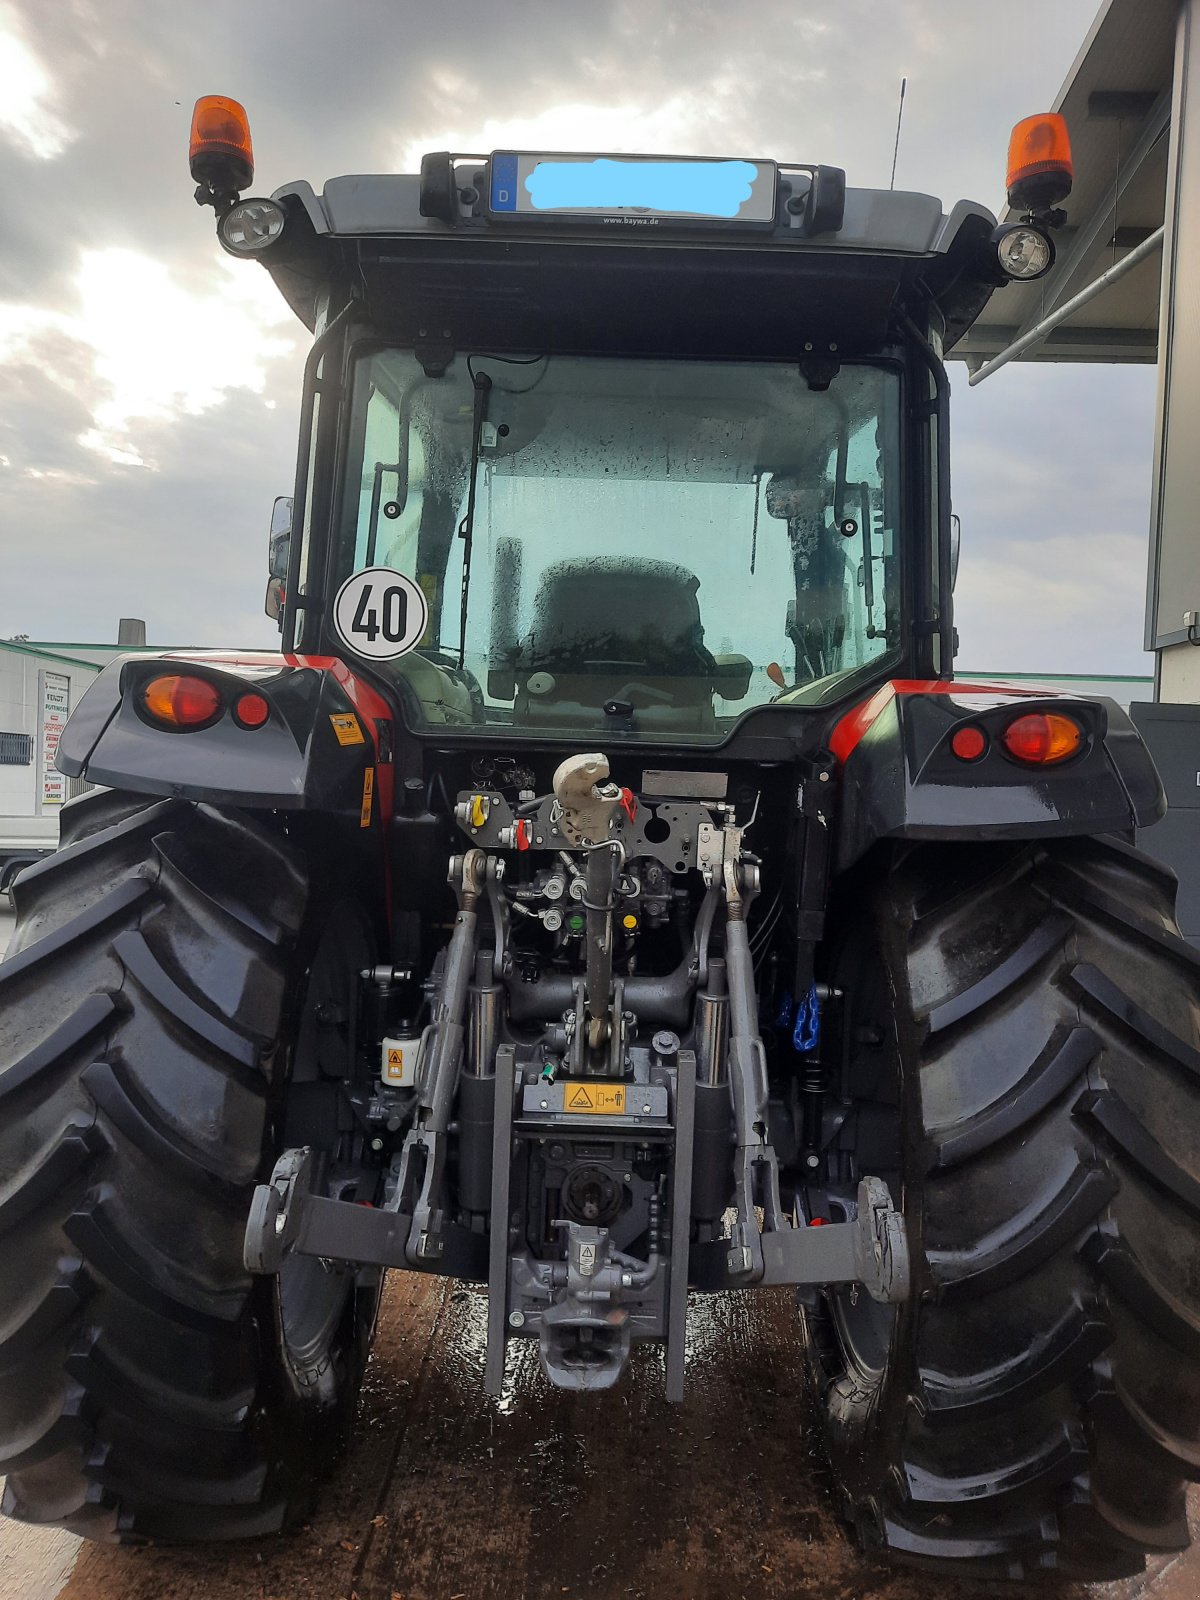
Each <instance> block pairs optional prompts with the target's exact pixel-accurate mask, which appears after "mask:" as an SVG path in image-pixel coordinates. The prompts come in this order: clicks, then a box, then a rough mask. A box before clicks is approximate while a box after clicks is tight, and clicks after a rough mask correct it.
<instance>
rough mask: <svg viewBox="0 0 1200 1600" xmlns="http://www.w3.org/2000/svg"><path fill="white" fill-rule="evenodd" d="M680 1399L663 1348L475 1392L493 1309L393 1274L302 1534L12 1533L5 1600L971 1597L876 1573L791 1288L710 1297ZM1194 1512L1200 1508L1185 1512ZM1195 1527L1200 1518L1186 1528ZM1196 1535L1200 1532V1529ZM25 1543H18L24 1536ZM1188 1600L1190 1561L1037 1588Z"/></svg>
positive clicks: (4, 1563) (516, 1357)
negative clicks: (575, 1375) (816, 1405)
mask: <svg viewBox="0 0 1200 1600" xmlns="http://www.w3.org/2000/svg"><path fill="white" fill-rule="evenodd" d="M692 1319H693V1340H692V1349H691V1355H690V1360H689V1373H688V1377H689V1381H688V1396H687V1399H686V1401H685V1402H684V1404H683V1405H682V1406H681V1407H672V1406H668V1405H667V1404H666V1402H665V1401H664V1400H663V1399H662V1370H661V1365H662V1364H661V1358H660V1355H659V1353H658V1352H657V1351H655V1350H653V1349H649V1348H643V1349H641V1350H638V1351H636V1352H635V1366H636V1371H635V1372H633V1373H631V1374H630V1375H629V1376H628V1377H627V1378H626V1380H625V1381H624V1382H623V1384H622V1386H621V1387H620V1388H619V1389H618V1390H616V1391H614V1392H612V1393H610V1394H608V1395H607V1396H605V1395H594V1396H580V1395H571V1394H564V1393H562V1392H560V1391H556V1390H553V1389H550V1388H549V1387H548V1386H547V1385H546V1384H545V1382H544V1381H543V1379H542V1377H541V1374H540V1372H539V1371H538V1367H537V1360H536V1354H535V1351H534V1349H533V1347H532V1345H525V1344H522V1345H521V1346H520V1347H519V1348H518V1349H517V1350H513V1349H511V1348H510V1355H509V1384H508V1388H507V1391H506V1393H505V1394H504V1396H503V1397H502V1398H501V1399H500V1400H499V1401H493V1400H489V1399H488V1398H487V1397H486V1396H485V1395H484V1394H483V1392H482V1375H483V1361H484V1332H485V1307H484V1301H483V1299H482V1297H481V1296H480V1295H479V1294H477V1293H475V1292H473V1291H471V1290H469V1289H465V1288H463V1287H462V1286H459V1285H454V1284H448V1283H446V1282H445V1281H442V1280H438V1279H436V1278H429V1277H423V1276H415V1275H410V1274H406V1273H393V1274H392V1275H391V1278H390V1280H389V1284H388V1289H387V1293H386V1295H385V1300H384V1308H383V1313H382V1318H381V1324H380V1329H379V1336H378V1340H377V1343H376V1355H375V1357H374V1359H373V1361H372V1363H371V1367H370V1369H369V1372H368V1377H367V1383H366V1387H365V1390H364V1395H363V1407H362V1414H361V1417H360V1422H359V1429H358V1433H357V1435H356V1437H355V1442H354V1446H353V1449H352V1450H351V1452H350V1454H349V1455H348V1457H347V1458H346V1459H345V1460H344V1461H343V1463H342V1465H341V1466H340V1468H339V1469H338V1471H337V1473H336V1474H335V1476H334V1479H333V1481H332V1483H331V1484H330V1485H329V1487H328V1489H327V1490H326V1492H325V1495H324V1497H323V1499H322V1502H321V1507H320V1510H319V1512H318V1514H317V1515H316V1516H315V1518H314V1520H313V1521H312V1523H311V1524H310V1525H308V1526H307V1527H305V1528H304V1529H302V1530H301V1531H300V1532H298V1533H296V1534H293V1535H290V1536H287V1537H279V1538H275V1539H268V1540H263V1541H259V1542H257V1543H248V1544H238V1545H226V1546H208V1547H204V1548H199V1549H190V1550H186V1549H184V1550H181V1549H174V1550H171V1549H162V1548H154V1549H142V1550H136V1549H117V1548H111V1547H107V1546H99V1545H83V1546H81V1545H80V1544H79V1543H78V1541H76V1540H72V1539H69V1538H66V1537H65V1536H63V1535H55V1534H51V1533H48V1532H45V1531H40V1530H26V1529H21V1528H19V1527H17V1525H15V1524H12V1523H5V1522H0V1597H2V1600H54V1597H59V1596H61V1597H62V1600H355V1597H357V1600H398V1597H402V1600H551V1597H553V1600H562V1597H564V1596H567V1597H572V1596H573V1597H582V1596H589V1597H595V1600H628V1597H632V1600H637V1597H646V1600H650V1597H654V1600H658V1597H664V1596H665V1597H672V1600H674V1597H694V1600H735V1597H742V1596H753V1597H754V1600H783V1597H787V1600H980V1597H981V1596H982V1595H984V1594H985V1593H1005V1594H1008V1595H1009V1596H1015V1595H1017V1594H1019V1593H1021V1592H1022V1588H1023V1586H1022V1588H1018V1587H1017V1586H1012V1587H1006V1588H1004V1589H1003V1590H994V1589H993V1590H985V1589H984V1588H982V1587H981V1586H979V1585H974V1584H956V1583H944V1584H939V1583H936V1582H933V1581H931V1580H930V1579H929V1578H927V1577H924V1576H922V1575H920V1574H912V1575H909V1574H895V1573H891V1572H888V1571H885V1570H882V1569H880V1568H877V1567H873V1566H869V1565H867V1564H866V1563H864V1562H863V1561H862V1560H861V1558H860V1557H859V1555H858V1554H857V1552H856V1551H855V1550H854V1549H853V1548H852V1547H851V1545H850V1544H849V1543H848V1542H847V1540H846V1538H845V1537H844V1535H843V1532H842V1529H841V1526H840V1524H839V1523H838V1521H837V1519H836V1518H835V1516H834V1513H833V1509H832V1504H831V1500H830V1497H829V1491H828V1484H827V1480H826V1478H825V1476H824V1473H823V1470H822V1465H821V1462H820V1459H819V1457H818V1455H817V1453H816V1451H815V1450H814V1448H813V1447H812V1445H811V1444H810V1443H808V1442H807V1441H808V1440H809V1439H810V1438H811V1434H810V1433H809V1431H808V1429H807V1426H806V1420H807V1405H806V1402H805V1399H804V1394H803V1387H802V1383H801V1378H800V1372H799V1367H798V1362H797V1360H796V1332H797V1330H796V1321H795V1312H794V1307H793V1302H792V1298H791V1296H790V1295H789V1294H788V1293H787V1292H786V1291H782V1290H780V1291H769V1292H766V1293H760V1294H757V1295H755V1294H727V1295H722V1296H720V1297H717V1298H715V1299H708V1300H704V1301H701V1302H698V1303H697V1304H696V1305H695V1306H694V1308H693V1313H692ZM1195 1510H1200V1507H1196V1508H1194V1512H1195ZM1193 1520H1194V1522H1195V1520H1196V1519H1195V1515H1194V1517H1193ZM1194 1536H1200V1527H1196V1528H1195V1531H1194ZM22 1541H24V1543H22ZM1039 1592H1040V1593H1041V1594H1047V1593H1049V1594H1052V1595H1054V1596H1056V1597H1057V1600H1083V1597H1085V1596H1087V1597H1090V1600H1101V1597H1103V1600H1134V1597H1139V1600H1140V1597H1145V1600H1151V1597H1153V1600H1197V1597H1198V1596H1200V1559H1194V1558H1193V1557H1192V1556H1191V1555H1187V1556H1182V1557H1175V1558H1172V1559H1170V1560H1166V1561H1160V1562H1158V1563H1156V1564H1155V1567H1154V1569H1153V1570H1152V1571H1151V1572H1149V1573H1148V1574H1146V1576H1144V1577H1142V1578H1138V1579H1135V1580H1131V1581H1130V1582H1128V1583H1125V1584H1117V1585H1109V1586H1103V1587H1099V1588H1094V1589H1086V1588H1084V1587H1081V1586H1078V1585H1062V1586H1060V1587H1058V1588H1056V1589H1053V1590H1049V1591H1047V1590H1045V1589H1042V1590H1040V1591H1039Z"/></svg>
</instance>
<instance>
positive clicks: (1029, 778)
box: [829, 680, 1166, 870]
mask: <svg viewBox="0 0 1200 1600" xmlns="http://www.w3.org/2000/svg"><path fill="white" fill-rule="evenodd" d="M1028 711H1058V712H1062V713H1063V714H1065V715H1067V716H1070V717H1074V718H1075V720H1076V721H1077V722H1078V723H1079V724H1080V725H1081V727H1082V728H1083V730H1084V742H1083V748H1082V749H1081V750H1080V752H1079V753H1078V754H1077V755H1074V756H1072V757H1070V758H1069V759H1068V760H1066V761H1063V762H1061V763H1059V764H1057V765H1054V766H1045V767H1034V766H1028V765H1024V764H1022V763H1020V762H1018V761H1016V760H1015V759H1014V758H1012V757H1011V756H1009V755H1008V753H1007V751H1006V750H1005V749H1004V746H1003V745H1002V744H1001V742H1000V735H1001V733H1002V732H1003V731H1004V729H1005V728H1006V727H1007V725H1008V724H1009V723H1010V722H1011V721H1012V720H1013V719H1014V717H1016V716H1019V715H1021V714H1023V713H1024V712H1028ZM964 724H970V725H971V726H973V727H977V728H979V729H981V730H982V732H983V733H984V735H985V737H986V739H987V748H986V751H985V753H984V754H983V755H982V756H981V757H980V758H979V759H978V760H977V761H960V760H959V759H958V758H957V757H956V756H955V755H954V754H953V753H952V751H951V749H950V739H951V737H952V735H953V733H954V731H955V729H957V728H959V727H961V726H963V725H964ZM829 748H830V749H831V750H832V752H833V754H834V756H835V757H836V758H837V760H838V763H839V766H840V768H841V785H840V787H841V804H840V806H839V815H838V824H837V852H836V862H837V868H838V870H844V869H845V868H846V867H849V866H851V865H853V863H854V862H855V861H857V860H858V859H859V858H860V857H861V856H862V855H863V854H864V852H865V851H866V850H867V849H869V848H870V846H871V845H872V844H874V843H875V842H876V841H877V840H879V839H958V840H967V839H971V840H978V839H1040V838H1049V837H1054V836H1062V835H1069V834H1097V833H1120V834H1127V835H1132V832H1133V830H1134V829H1135V828H1145V827H1148V826H1149V825H1150V824H1151V823H1153V822H1157V821H1158V820H1159V818H1161V817H1162V816H1163V814H1164V813H1165V811H1166V796H1165V794H1164V792H1163V787H1162V783H1161V781H1160V779H1159V776H1158V771H1157V769H1156V768H1155V765H1154V762H1153V760H1152V759H1151V756H1150V753H1149V751H1148V750H1147V749H1146V746H1145V745H1144V744H1143V742H1142V740H1141V737H1140V736H1139V734H1138V732H1137V730H1136V729H1135V728H1134V726H1133V724H1132V723H1131V722H1130V720H1129V718H1128V717H1127V716H1126V715H1125V713H1124V712H1123V711H1122V710H1121V708H1120V707H1119V706H1118V705H1117V704H1116V703H1115V701H1112V700H1084V699H1081V698H1077V697H1076V696H1074V695H1064V694H1059V693H1056V692H1055V691H1053V690H1025V689H1016V688H1013V687H1011V686H1008V685H1004V684H995V685H991V684H974V683H962V684H959V683H954V682H923V681H918V682H912V681H907V680H905V681H899V682H896V683H889V684H885V685H884V687H883V688H882V689H880V690H879V691H878V692H877V693H876V694H874V695H872V697H871V698H870V699H869V700H865V701H863V702H862V704H861V705H858V706H856V707H855V708H854V709H853V710H852V711H850V712H847V713H846V714H845V715H844V716H843V717H842V718H841V719H840V720H839V721H838V723H837V725H836V726H835V727H834V729H833V732H832V734H831V735H830V738H829Z"/></svg>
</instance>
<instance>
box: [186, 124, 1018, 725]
mask: <svg viewBox="0 0 1200 1600" xmlns="http://www.w3.org/2000/svg"><path fill="white" fill-rule="evenodd" d="M198 115H199V113H198ZM202 133H203V130H202ZM203 148H204V139H203V137H201V140H200V154H199V155H198V156H197V157H196V159H195V161H194V168H195V170H196V172H197V175H198V176H200V178H201V180H202V192H201V197H202V198H205V197H206V198H207V199H208V200H209V201H210V202H211V203H213V204H214V205H215V207H216V209H217V212H218V232H219V236H220V238H221V241H222V243H223V244H224V245H225V247H226V249H228V250H230V251H231V252H232V253H234V254H238V255H242V256H253V257H255V258H256V259H258V260H259V261H260V262H261V263H262V264H263V265H264V266H266V267H267V269H268V271H270V273H271V274H272V276H273V277H274V279H275V281H276V283H277V284H278V286H279V288H280V289H281V291H282V292H283V294H284V295H285V297H286V298H287V299H288V301H289V303H290V304H291V305H292V307H293V308H294V309H295V310H296V312H297V313H298V314H299V315H300V316H301V318H302V319H303V320H304V321H305V322H306V323H307V324H308V325H309V326H310V327H311V328H313V330H314V332H315V333H316V335H317V340H316V345H315V346H314V351H313V355H312V358H311V360H310V363H309V371H308V378H307V383H306V393H305V421H304V430H303V431H304V437H303V441H302V459H301V462H300V467H299V473H298V482H297V492H296V495H295V507H296V512H295V516H296V521H297V523H298V524H302V526H298V529H297V536H296V538H295V539H294V540H293V542H292V547H291V551H290V555H291V570H290V572H289V573H288V574H287V575H286V577H284V578H282V579H281V578H280V575H279V574H277V573H275V572H274V569H273V588H272V592H271V596H270V601H269V603H270V606H271V609H272V611H273V613H282V614H281V618H280V620H281V624H282V627H283V632H284V643H285V647H295V648H297V649H299V650H302V651H317V650H320V651H327V652H332V653H336V654H339V655H349V656H350V657H353V658H357V659H359V660H361V661H363V662H368V663H370V664H371V667H372V669H373V670H377V671H378V672H379V673H380V674H381V675H382V676H383V677H384V678H386V679H387V681H388V682H389V684H390V685H391V686H392V688H393V690H394V692H395V693H396V695H397V697H398V699H399V702H400V703H401V705H402V706H403V716H404V721H405V724H406V727H407V728H408V730H409V731H410V732H411V733H412V734H414V735H416V736H417V737H421V736H423V735H425V734H428V733H430V732H432V731H434V730H436V729H442V728H453V729H455V730H456V731H459V732H461V733H463V734H464V735H466V736H468V737H479V738H482V739H484V740H487V739H491V738H493V737H494V735H495V732H496V730H499V729H503V730H505V733H506V737H513V736H516V737H525V736H528V737H530V738H532V739H534V740H547V739H555V738H567V739H571V738H574V739H577V740H584V741H588V742H595V741H596V740H597V739H600V740H602V739H603V738H605V737H607V736H609V735H612V736H615V737H619V738H621V739H622V740H624V741H626V742H628V741H650V742H653V741H655V740H658V739H665V740H668V741H680V742H682V743H684V744H711V745H719V744H722V743H724V742H726V741H727V740H729V739H730V738H731V737H734V736H735V735H736V734H737V732H738V731H739V730H741V731H742V732H746V731H748V730H753V729H759V728H763V727H775V728H776V729H777V730H782V729H783V727H784V724H783V723H782V722H780V721H778V720H777V721H775V722H774V723H771V722H764V721H763V715H764V713H770V715H771V716H773V717H775V718H778V717H779V716H780V715H781V714H783V713H788V712H791V713H797V712H803V711H805V710H808V711H811V710H812V709H813V708H821V707H826V706H829V705H833V704H836V703H838V702H840V701H842V700H844V699H847V698H848V697H850V696H851V695H852V694H853V693H854V692H855V691H856V690H862V689H863V688H865V687H869V686H870V685H871V684H872V683H876V682H880V681H883V680H884V679H886V678H887V677H888V676H889V675H890V676H897V675H903V676H911V675H917V674H920V673H925V674H927V675H937V674H944V673H946V672H948V671H949V669H950V666H951V661H952V656H953V649H954V636H953V627H952V622H951V617H950V587H951V582H950V569H951V554H950V545H951V537H950V508H949V496H948V488H947V481H946V479H945V476H944V471H945V466H944V463H945V455H946V451H945V383H944V377H943V375H942V373H941V366H940V357H941V355H942V354H943V353H944V352H945V350H946V349H947V348H949V347H950V346H951V345H952V344H953V342H954V341H955V339H956V338H958V337H959V336H960V334H961V333H962V332H963V331H964V330H965V328H966V327H967V326H968V325H969V323H970V321H971V320H972V318H973V317H974V315H975V314H976V313H977V311H978V310H979V309H980V308H981V307H982V305H983V304H984V302H985V301H986V299H987V298H988V296H989V295H990V294H991V292H992V290H993V288H994V287H995V286H996V285H997V284H999V283H1002V282H1004V281H1006V270H1007V269H1006V267H1005V266H1004V264H1003V263H1004V262H1006V261H1012V260H1019V261H1020V262H1021V263H1024V262H1025V260H1026V259H1027V257H1026V256H1021V255H1019V253H1014V252H1013V251H1012V250H1011V249H1009V250H1008V251H1007V253H1005V252H1004V251H1003V250H1002V248H1001V246H1002V245H1003V244H1004V242H1005V241H1006V240H1007V238H1008V235H1009V233H1010V231H1011V230H1010V229H997V227H996V224H995V221H994V219H993V218H992V217H991V216H990V214H989V213H987V212H986V211H984V210H983V208H981V207H979V206H974V205H969V204H965V203H964V204H961V205H959V206H957V207H955V209H954V210H953V212H952V213H951V214H950V215H949V216H946V215H944V214H943V212H942V209H941V206H940V204H939V203H938V202H937V201H936V200H933V199H932V198H931V197H929V196H927V195H920V194H905V193H892V192H888V193H882V192H877V191H866V190H855V189H853V188H848V187H847V184H846V179H845V174H844V173H842V172H841V171H840V170H839V169H836V168H831V167H824V166H818V165H806V164H802V163H798V164H791V163H779V162H775V161H763V160H753V161H751V160H736V159H729V160H703V159H692V158H659V157H640V156H637V157H627V158H626V157H607V156H605V157H601V156H587V155H580V156H566V155H558V154H538V153H530V152H503V151H501V152H493V153H492V154H491V155H489V156H486V157H484V156H465V155H455V154H446V153H443V154H435V155H430V156H428V157H426V158H425V160H424V161H423V163H422V170H421V174H420V176H419V177H417V176H411V177H406V176H397V177H387V176H381V177H354V178H337V179H333V180H331V181H330V182H329V183H327V184H326V186H325V190H324V192H323V194H321V195H320V196H318V195H316V194H315V193H314V192H313V190H312V189H311V188H310V187H309V186H308V185H307V184H305V183H294V184H289V185H287V186H285V187H284V188H283V189H281V190H279V191H278V192H277V193H276V194H275V195H274V196H273V197H272V198H271V199H262V200H242V199H239V198H238V195H237V194H236V193H235V192H233V191H232V190H231V191H229V192H225V193H222V191H221V188H220V184H219V182H218V181H217V180H215V179H214V178H213V176H212V174H211V172H210V171H209V169H208V168H207V167H206V165H205V158H204V154H203ZM243 180H244V173H241V174H239V175H238V178H237V181H239V182H241V181H243ZM230 182H231V183H232V182H233V179H232V178H231V179H230ZM1026 231H1029V230H1026ZM1047 248H1048V249H1049V247H1047ZM1020 270H1022V271H1023V270H1024V266H1023V265H1022V266H1021V268H1020ZM279 582H282V583H283V587H284V592H285V596H286V600H285V602H284V603H283V604H282V605H281V603H280V600H279V594H278V585H279Z"/></svg>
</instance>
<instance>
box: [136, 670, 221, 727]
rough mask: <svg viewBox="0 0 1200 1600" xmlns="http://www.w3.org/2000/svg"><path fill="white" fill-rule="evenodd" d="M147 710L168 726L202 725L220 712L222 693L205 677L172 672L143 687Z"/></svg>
mask: <svg viewBox="0 0 1200 1600" xmlns="http://www.w3.org/2000/svg"><path fill="white" fill-rule="evenodd" d="M142 705H143V706H144V707H145V710H146V714H147V715H148V716H150V717H152V718H153V719H154V721H155V722H161V723H163V724H164V726H166V727H168V728H201V727H205V726H207V724H208V723H210V722H212V721H213V720H214V719H215V718H216V717H218V716H219V715H220V714H221V694H220V691H219V690H218V689H217V688H216V686H215V685H214V684H212V683H210V682H209V681H208V679H207V678H193V677H191V676H188V675H178V676H177V675H175V674H172V675H170V676H168V677H162V678H151V680H150V682H149V683H148V684H147V685H146V687H145V688H144V689H143V690H142Z"/></svg>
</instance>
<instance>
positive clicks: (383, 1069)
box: [379, 1034, 421, 1089]
mask: <svg viewBox="0 0 1200 1600" xmlns="http://www.w3.org/2000/svg"><path fill="white" fill-rule="evenodd" d="M420 1055H421V1036H420V1034H410V1035H409V1036H408V1037H406V1038H390V1039H384V1040H382V1041H381V1043H380V1047H379V1076H380V1078H381V1079H382V1080H383V1082H384V1083H386V1084H387V1085H388V1086H389V1087H390V1088H392V1089H415V1088H416V1086H417V1070H418V1068H419V1066H420Z"/></svg>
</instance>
